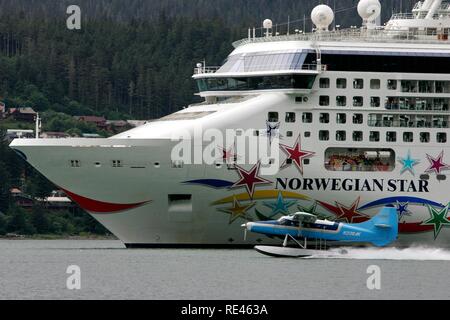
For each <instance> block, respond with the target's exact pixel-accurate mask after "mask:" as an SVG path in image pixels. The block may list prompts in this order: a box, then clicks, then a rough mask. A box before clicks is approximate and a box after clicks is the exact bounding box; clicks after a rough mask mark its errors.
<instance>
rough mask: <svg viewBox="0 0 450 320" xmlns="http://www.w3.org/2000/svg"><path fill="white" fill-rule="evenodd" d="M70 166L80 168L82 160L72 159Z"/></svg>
mask: <svg viewBox="0 0 450 320" xmlns="http://www.w3.org/2000/svg"><path fill="white" fill-rule="evenodd" d="M70 166H71V167H72V168H80V167H81V161H80V160H70Z"/></svg>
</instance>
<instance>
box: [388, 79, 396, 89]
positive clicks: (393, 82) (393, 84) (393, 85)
mask: <svg viewBox="0 0 450 320" xmlns="http://www.w3.org/2000/svg"><path fill="white" fill-rule="evenodd" d="M387 88H388V90H397V80H388V81H387Z"/></svg>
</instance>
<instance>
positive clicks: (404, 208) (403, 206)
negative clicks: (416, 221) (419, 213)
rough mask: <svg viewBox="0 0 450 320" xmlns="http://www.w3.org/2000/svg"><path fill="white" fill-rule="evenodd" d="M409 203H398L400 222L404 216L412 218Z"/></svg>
mask: <svg viewBox="0 0 450 320" xmlns="http://www.w3.org/2000/svg"><path fill="white" fill-rule="evenodd" d="M408 206H409V202H406V203H400V202H398V201H397V212H398V217H399V218H398V221H401V220H402V218H403V216H410V215H411V212H410V211H409V210H408Z"/></svg>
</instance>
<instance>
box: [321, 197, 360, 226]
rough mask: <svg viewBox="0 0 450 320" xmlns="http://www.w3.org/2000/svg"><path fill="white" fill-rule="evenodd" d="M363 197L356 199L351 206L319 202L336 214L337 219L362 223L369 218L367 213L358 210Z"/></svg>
mask: <svg viewBox="0 0 450 320" xmlns="http://www.w3.org/2000/svg"><path fill="white" fill-rule="evenodd" d="M360 201H361V198H358V199H356V201H355V202H353V204H352V205H351V206H350V207H346V206H344V205H343V204H341V203H339V202H336V206H332V205H329V204H327V203H325V202H321V201H320V202H319V203H320V204H321V205H322V206H323V207H325V208H326V209H327V210H329V211H330V212H332V213H334V214H335V215H336V220H339V221H344V222H347V223H360V222H365V221H367V220H369V217H368V216H367V215H365V214H362V213H360V212H358V210H357V209H358V207H359V203H360Z"/></svg>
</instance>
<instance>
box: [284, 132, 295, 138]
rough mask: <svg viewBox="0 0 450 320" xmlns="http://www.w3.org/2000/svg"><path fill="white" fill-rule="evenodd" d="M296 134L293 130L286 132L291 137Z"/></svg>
mask: <svg viewBox="0 0 450 320" xmlns="http://www.w3.org/2000/svg"><path fill="white" fill-rule="evenodd" d="M293 135H294V133H293V132H292V131H288V132H286V137H288V138H290V137H292V136H293Z"/></svg>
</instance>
